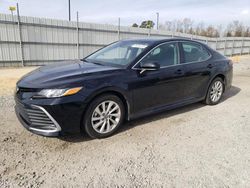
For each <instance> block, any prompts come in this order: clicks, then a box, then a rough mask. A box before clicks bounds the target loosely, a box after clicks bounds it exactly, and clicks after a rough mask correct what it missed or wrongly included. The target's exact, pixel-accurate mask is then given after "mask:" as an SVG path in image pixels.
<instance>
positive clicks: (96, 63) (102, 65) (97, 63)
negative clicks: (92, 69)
mask: <svg viewBox="0 0 250 188" xmlns="http://www.w3.org/2000/svg"><path fill="white" fill-rule="evenodd" d="M90 63H93V64H96V65H102V66H104V65H103V64H102V63H98V62H90Z"/></svg>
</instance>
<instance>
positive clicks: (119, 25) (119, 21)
mask: <svg viewBox="0 0 250 188" xmlns="http://www.w3.org/2000/svg"><path fill="white" fill-rule="evenodd" d="M120 32H121V19H120V18H118V30H117V35H118V40H120V39H121V36H120Z"/></svg>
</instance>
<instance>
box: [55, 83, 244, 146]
mask: <svg viewBox="0 0 250 188" xmlns="http://www.w3.org/2000/svg"><path fill="white" fill-rule="evenodd" d="M240 91H241V89H240V88H238V87H236V86H232V87H231V88H230V90H229V91H227V92H225V93H224V96H223V98H222V99H221V102H225V101H226V100H227V99H229V98H231V97H234V96H235V95H237V94H238V93H239V92H240ZM205 106H206V105H205V104H203V103H201V102H199V103H194V104H190V105H187V106H183V107H180V108H176V109H173V110H167V111H165V112H161V113H157V114H153V115H150V116H146V117H142V118H138V119H135V120H132V121H129V122H126V123H125V124H124V125H123V126H122V127H121V128H120V129H119V130H118V131H117V133H116V134H120V133H122V132H125V131H127V130H129V129H132V128H134V127H137V126H142V125H144V124H147V123H150V122H153V121H157V120H160V119H163V118H168V117H172V116H175V115H178V114H182V113H185V112H189V111H192V110H196V109H199V108H203V107H205ZM58 139H60V140H63V141H67V142H75V143H77V142H86V141H90V140H93V139H92V138H89V137H88V135H87V134H86V133H82V134H75V135H67V136H61V137H59V138H58Z"/></svg>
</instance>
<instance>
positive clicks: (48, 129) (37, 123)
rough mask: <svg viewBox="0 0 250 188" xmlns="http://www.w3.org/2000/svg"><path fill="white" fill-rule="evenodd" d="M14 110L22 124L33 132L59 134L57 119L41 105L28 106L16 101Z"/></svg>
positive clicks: (47, 134) (44, 134)
mask: <svg viewBox="0 0 250 188" xmlns="http://www.w3.org/2000/svg"><path fill="white" fill-rule="evenodd" d="M15 112H16V115H17V118H18V120H19V121H20V122H21V123H22V125H23V126H24V127H25V128H26V129H27V130H29V131H31V132H33V133H35V134H38V135H43V136H59V134H60V132H61V127H60V125H59V124H58V123H57V121H56V120H55V119H54V118H53V117H52V116H51V115H50V114H49V113H48V112H47V111H46V110H45V109H44V108H43V107H41V106H36V105H31V106H28V105H24V104H22V103H20V102H16V106H15Z"/></svg>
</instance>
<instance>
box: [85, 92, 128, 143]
mask: <svg viewBox="0 0 250 188" xmlns="http://www.w3.org/2000/svg"><path fill="white" fill-rule="evenodd" d="M123 119H124V106H123V103H122V101H121V100H120V98H119V97H117V96H115V95H102V96H100V97H98V98H96V99H94V101H92V102H91V104H90V105H89V107H88V109H87V111H86V113H85V116H84V122H83V126H84V130H85V131H86V132H87V134H88V135H89V136H90V137H92V138H105V137H108V136H110V135H112V134H113V133H114V132H115V131H116V130H117V129H118V128H119V126H120V125H121V124H122V122H123Z"/></svg>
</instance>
